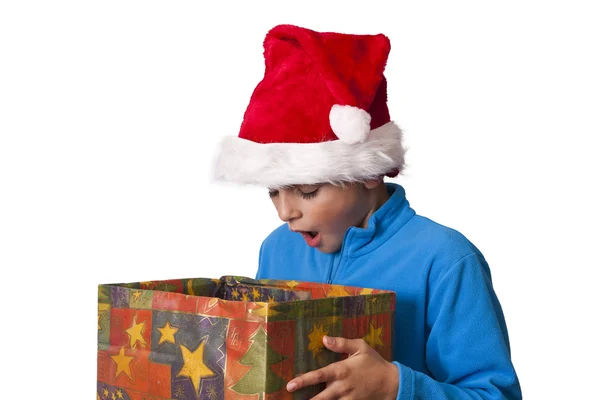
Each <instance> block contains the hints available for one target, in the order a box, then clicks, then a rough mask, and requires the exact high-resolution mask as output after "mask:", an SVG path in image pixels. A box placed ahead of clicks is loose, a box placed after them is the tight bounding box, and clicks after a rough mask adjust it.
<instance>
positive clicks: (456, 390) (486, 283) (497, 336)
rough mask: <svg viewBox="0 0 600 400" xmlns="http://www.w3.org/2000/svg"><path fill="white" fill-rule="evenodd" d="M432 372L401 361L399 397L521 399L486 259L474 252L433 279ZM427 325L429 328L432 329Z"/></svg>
mask: <svg viewBox="0 0 600 400" xmlns="http://www.w3.org/2000/svg"><path fill="white" fill-rule="evenodd" d="M428 289H429V296H428V297H429V301H428V305H427V318H426V321H427V331H428V332H429V335H428V339H427V344H426V350H425V351H426V354H425V357H426V365H427V368H428V370H429V374H430V375H431V376H429V375H427V374H424V373H421V372H419V371H415V370H412V369H411V368H408V367H406V366H405V365H402V364H400V363H398V362H394V364H395V365H396V366H397V367H398V370H399V374H400V379H399V382H400V387H399V391H398V395H397V399H398V400H413V399H490V400H491V399H521V398H522V394H521V388H520V384H519V381H518V378H517V374H516V372H515V369H514V367H513V365H512V361H511V356H510V346H509V341H508V333H507V329H506V325H505V321H504V316H503V313H502V310H501V307H500V303H499V301H498V299H497V298H496V295H495V293H494V290H493V288H492V283H491V278H490V274H489V269H488V267H487V263H486V262H485V260H484V259H483V257H482V256H481V255H478V254H470V255H468V256H466V257H464V258H462V259H461V260H459V261H458V262H457V263H455V264H454V265H453V266H452V267H451V268H450V269H448V270H447V271H445V272H444V273H442V274H440V275H439V276H438V277H437V278H436V279H435V280H434V281H431V282H430V285H429V288H428ZM427 331H426V332H427Z"/></svg>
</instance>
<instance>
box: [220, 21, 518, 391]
mask: <svg viewBox="0 0 600 400" xmlns="http://www.w3.org/2000/svg"><path fill="white" fill-rule="evenodd" d="M264 49H265V51H264V56H265V65H266V69H265V76H264V78H263V80H262V81H261V82H260V84H259V85H258V86H257V87H256V89H255V91H254V93H253V94H252V98H251V101H250V104H249V106H248V109H247V110H246V113H245V115H244V121H243V123H242V126H241V130H240V133H239V137H230V138H227V139H225V140H224V141H223V143H222V148H221V152H220V155H219V158H218V159H217V163H216V172H217V174H218V176H219V177H220V178H221V179H224V180H227V181H233V182H238V183H241V184H257V185H262V186H264V187H267V188H268V189H269V195H270V197H271V199H272V201H273V204H274V205H275V208H276V210H277V212H278V214H279V217H280V218H281V219H282V220H283V221H284V222H285V224H283V225H282V226H281V227H279V228H278V229H276V230H275V231H274V232H273V233H272V234H271V235H269V237H267V238H266V240H265V241H264V243H263V245H262V246H261V249H260V256H259V267H258V272H257V275H256V278H257V279H263V278H269V279H286V280H303V281H313V282H314V281H316V282H325V283H334V284H343V285H349V286H363V287H374V288H381V289H388V290H394V291H395V292H396V295H397V307H396V332H397V335H396V338H397V342H396V343H395V354H394V361H393V362H392V363H389V362H387V361H385V360H383V359H382V358H381V357H380V356H379V355H378V354H377V353H376V352H375V351H374V350H372V349H371V348H370V347H369V346H368V345H367V344H366V343H365V342H364V341H363V340H358V339H357V340H347V339H345V338H328V337H325V338H324V341H323V342H324V343H323V344H324V346H326V347H327V348H329V349H330V350H332V351H336V352H341V353H345V354H348V355H349V357H348V358H347V359H345V360H343V361H340V362H338V363H334V364H331V365H329V366H327V367H325V368H322V369H320V370H317V371H311V372H309V373H306V374H304V375H303V376H300V377H296V378H295V379H293V380H292V381H291V382H289V383H288V386H287V388H288V390H289V391H294V390H297V389H298V388H300V387H304V386H307V385H313V384H317V383H326V384H327V386H326V388H325V390H324V391H323V392H321V393H320V394H319V395H318V396H316V397H315V398H317V399H340V398H344V399H421V398H427V399H474V398H477V399H519V398H521V389H520V385H519V381H518V378H517V375H516V372H515V369H514V368H513V365H512V362H511V358H510V347H509V341H508V333H507V329H506V326H505V322H504V317H503V314H502V309H501V307H500V304H499V302H498V299H497V298H496V295H495V293H494V289H493V287H492V282H491V278H490V271H489V268H488V265H487V263H486V261H485V259H484V257H483V255H482V254H481V253H480V252H479V251H478V249H477V248H476V247H475V246H474V245H473V244H471V243H470V242H469V241H468V240H467V239H466V238H465V237H464V236H462V235H461V234H460V233H458V232H456V231H454V230H452V229H449V228H446V227H444V226H441V225H439V224H437V223H435V222H433V221H431V220H429V219H426V218H424V217H421V216H419V215H416V214H415V211H414V210H413V209H412V208H411V207H410V205H409V203H408V201H407V200H406V197H405V192H404V189H403V188H402V187H401V186H400V185H397V184H391V183H384V181H383V178H384V176H386V175H387V176H391V177H394V176H396V175H397V174H399V173H400V172H402V170H403V167H404V148H403V146H402V132H401V130H400V129H399V128H398V127H397V126H396V125H395V124H394V122H392V121H391V120H390V115H389V111H388V108H387V104H386V102H387V92H386V90H387V88H386V79H385V77H384V75H383V71H384V68H385V64H386V62H387V57H388V54H389V51H390V43H389V40H388V38H387V37H385V36H384V35H349V34H339V33H320V32H315V31H312V30H309V29H304V28H300V27H296V26H290V25H281V26H277V27H275V28H273V29H272V30H271V31H270V32H269V33H268V34H267V36H266V38H265V41H264ZM289 266H293V268H289Z"/></svg>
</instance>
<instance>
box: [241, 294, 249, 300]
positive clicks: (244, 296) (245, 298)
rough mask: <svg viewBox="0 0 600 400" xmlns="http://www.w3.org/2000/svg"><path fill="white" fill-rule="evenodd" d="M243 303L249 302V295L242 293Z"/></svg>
mask: <svg viewBox="0 0 600 400" xmlns="http://www.w3.org/2000/svg"><path fill="white" fill-rule="evenodd" d="M242 301H248V293H242Z"/></svg>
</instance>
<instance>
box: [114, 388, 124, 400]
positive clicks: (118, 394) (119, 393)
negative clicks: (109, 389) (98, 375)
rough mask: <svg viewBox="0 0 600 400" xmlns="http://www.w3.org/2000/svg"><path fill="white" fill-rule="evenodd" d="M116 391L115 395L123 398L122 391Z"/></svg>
mask: <svg viewBox="0 0 600 400" xmlns="http://www.w3.org/2000/svg"><path fill="white" fill-rule="evenodd" d="M116 393H117V397H118V398H119V399H123V398H124V397H123V391H122V390H121V389H117V392H116Z"/></svg>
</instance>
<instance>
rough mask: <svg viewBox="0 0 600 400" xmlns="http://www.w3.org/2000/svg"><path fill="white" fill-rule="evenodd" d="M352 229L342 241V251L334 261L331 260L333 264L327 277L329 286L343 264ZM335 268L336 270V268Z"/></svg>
mask: <svg viewBox="0 0 600 400" xmlns="http://www.w3.org/2000/svg"><path fill="white" fill-rule="evenodd" d="M351 229H352V228H349V229H348V230H347V231H346V234H345V235H344V239H343V240H342V248H341V249H340V251H339V252H338V253H336V254H335V255H334V256H333V257H332V259H331V264H330V265H329V274H328V276H327V283H328V284H329V285H331V282H332V281H333V275H334V274H333V271H334V270H335V272H336V274H337V272H338V270H339V268H340V264H341V263H342V259H343V258H344V248H345V247H346V242H348V240H347V239H348V233H350V230H351ZM334 266H335V268H334Z"/></svg>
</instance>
